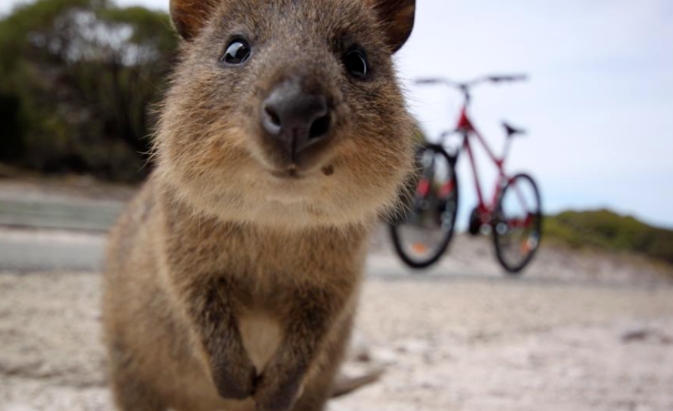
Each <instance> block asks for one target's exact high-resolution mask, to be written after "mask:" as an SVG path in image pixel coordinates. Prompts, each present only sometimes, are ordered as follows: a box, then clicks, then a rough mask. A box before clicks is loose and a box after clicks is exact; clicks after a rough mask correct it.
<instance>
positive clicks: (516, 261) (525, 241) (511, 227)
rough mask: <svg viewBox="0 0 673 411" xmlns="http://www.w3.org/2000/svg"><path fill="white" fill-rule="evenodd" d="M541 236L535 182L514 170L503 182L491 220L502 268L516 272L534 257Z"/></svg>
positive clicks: (537, 192)
mask: <svg viewBox="0 0 673 411" xmlns="http://www.w3.org/2000/svg"><path fill="white" fill-rule="evenodd" d="M541 236H542V206H541V202H540V192H539V190H538V188H537V184H535V181H534V180H533V178H532V177H531V176H529V175H528V174H517V175H515V176H514V177H512V178H511V179H510V180H509V182H508V183H507V184H506V185H505V187H504V188H503V190H502V193H501V194H500V199H499V200H498V207H497V209H496V213H495V219H494V222H493V240H494V244H495V253H496V256H497V257H498V261H499V262H500V264H501V265H502V266H503V268H504V269H505V270H506V271H507V272H508V273H510V274H517V273H519V272H521V270H523V268H524V267H525V266H526V265H527V264H528V263H529V262H530V261H531V260H532V259H533V256H534V255H535V252H536V251H537V249H538V247H539V246H540V239H541Z"/></svg>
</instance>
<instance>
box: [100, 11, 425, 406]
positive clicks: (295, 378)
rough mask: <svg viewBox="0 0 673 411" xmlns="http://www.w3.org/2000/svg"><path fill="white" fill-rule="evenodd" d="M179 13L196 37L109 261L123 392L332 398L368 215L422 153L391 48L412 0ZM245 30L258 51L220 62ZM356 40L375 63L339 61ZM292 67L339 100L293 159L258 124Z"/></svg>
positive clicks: (254, 401)
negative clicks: (360, 72) (361, 71)
mask: <svg viewBox="0 0 673 411" xmlns="http://www.w3.org/2000/svg"><path fill="white" fill-rule="evenodd" d="M171 16H172V18H173V21H174V23H175V26H176V28H177V30H178V32H179V33H180V34H181V35H182V37H183V38H184V42H183V45H182V49H181V60H180V62H179V64H178V66H177V69H176V70H175V74H174V76H173V81H172V87H171V89H170V91H169V92H168V95H167V97H166V100H165V103H164V106H163V107H162V112H161V120H160V124H159V129H158V133H157V136H156V144H155V146H156V161H157V165H156V169H155V171H154V172H153V175H152V176H151V178H150V179H149V181H148V182H147V183H146V184H145V186H144V187H143V189H142V190H141V192H140V193H139V194H138V196H137V197H136V198H135V199H134V200H133V202H132V203H131V205H130V207H129V208H128V210H127V211H126V213H125V214H124V215H123V216H122V217H121V219H120V221H119V222H118V223H117V225H116V226H115V228H114V229H113V231H112V234H111V237H110V244H109V248H108V255H107V262H106V270H105V281H104V285H105V291H104V298H103V315H104V331H105V342H106V344H107V348H108V352H109V367H110V375H111V383H112V389H113V394H114V399H115V402H116V405H117V407H118V409H120V410H122V411H132V410H133V411H154V410H157V411H158V410H164V409H167V408H172V409H176V410H190V411H198V410H226V411H232V410H255V409H256V410H260V411H286V410H296V411H317V410H321V409H323V407H324V404H325V402H326V400H327V398H328V397H329V394H330V389H331V384H332V381H333V378H334V375H335V372H336V371H337V369H338V366H339V364H340V362H341V359H342V356H343V352H344V347H345V345H346V344H347V341H348V337H349V334H350V330H351V324H352V320H353V315H354V312H355V308H356V305H357V299H358V289H359V286H360V283H361V276H362V269H363V262H364V258H365V252H366V247H367V235H368V232H369V229H370V228H371V226H372V225H373V224H374V222H375V220H376V217H377V216H378V215H380V214H381V212H383V211H384V210H386V208H387V207H389V206H391V204H392V203H393V202H394V201H395V199H396V197H397V196H396V192H397V189H398V187H399V186H400V184H401V182H402V181H403V179H404V177H405V176H406V175H407V174H408V173H409V171H410V169H411V164H412V152H413V148H412V132H411V122H410V120H409V116H408V114H407V113H406V111H405V106H404V102H403V98H402V95H401V92H400V89H399V87H398V85H397V81H396V78H395V74H394V70H393V66H392V62H391V54H392V53H393V52H394V51H396V50H397V49H398V48H399V47H401V46H402V44H403V43H404V42H405V41H406V39H407V38H408V36H409V34H410V32H411V29H412V26H413V16H414V0H248V1H244V0H172V3H171ZM235 38H244V39H246V41H247V42H249V44H250V47H251V54H250V57H249V58H248V60H246V61H245V63H243V64H240V65H235V66H233V65H227V64H224V63H222V61H221V56H222V54H223V52H224V50H225V48H226V47H227V45H228V44H230V43H231V41H232V39H235ZM353 47H358V49H359V50H362V51H363V53H364V55H365V56H366V59H367V61H368V67H367V76H366V77H365V78H354V77H352V76H351V75H350V74H349V72H348V70H347V69H346V67H345V66H344V55H345V54H346V53H347V52H348V50H350V49H352V48H353ZM287 82H294V83H292V84H297V85H298V86H297V87H299V88H300V89H301V90H302V92H305V93H312V94H319V95H323V96H325V98H326V101H327V104H328V107H329V131H328V134H327V135H326V137H324V138H322V139H321V141H320V142H319V143H318V144H316V145H314V146H311V147H310V149H307V150H306V151H305V152H303V153H301V155H297V156H296V157H291V158H289V159H288V157H287V155H286V154H287V153H285V154H283V153H282V150H281V149H280V148H279V146H277V145H276V144H275V143H274V140H273V139H272V138H271V139H270V138H269V136H268V135H266V134H265V132H264V129H263V128H262V127H261V126H260V115H262V114H260V112H261V107H262V104H263V102H264V101H265V98H267V96H268V95H269V93H270V92H271V91H272V90H274V89H275V88H277V87H278V85H279V84H285V83H287ZM293 141H294V140H293ZM293 147H294V146H293ZM293 150H294V148H293Z"/></svg>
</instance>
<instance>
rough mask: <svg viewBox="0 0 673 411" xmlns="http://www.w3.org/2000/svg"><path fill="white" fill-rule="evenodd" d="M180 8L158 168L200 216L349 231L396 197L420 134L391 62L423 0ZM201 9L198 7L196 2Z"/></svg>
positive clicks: (232, 1)
mask: <svg viewBox="0 0 673 411" xmlns="http://www.w3.org/2000/svg"><path fill="white" fill-rule="evenodd" d="M194 3H195V2H193V1H191V0H173V3H172V4H171V14H172V16H173V20H174V22H175V25H176V27H177V28H178V31H179V32H180V33H181V35H182V36H183V37H184V38H185V40H186V41H185V43H184V46H183V54H182V57H183V59H182V61H181V63H180V64H179V67H178V68H177V70H176V74H175V76H174V83H173V87H172V89H171V91H170V92H169V94H168V97H167V100H166V104H165V107H164V111H163V113H162V122H161V128H160V133H159V137H158V142H157V144H158V151H159V158H160V164H161V165H160V170H161V172H162V173H163V175H164V176H165V177H166V179H167V181H169V182H172V183H173V184H174V186H176V188H177V189H178V191H180V192H181V193H183V194H185V198H188V199H190V200H191V201H192V202H193V203H194V205H196V206H197V207H198V208H201V209H204V210H205V211H208V212H210V213H215V214H218V215H221V216H222V217H224V218H234V219H238V220H245V221H256V222H262V223H270V224H281V225H288V226H304V225H312V224H321V223H326V224H343V223H348V222H355V221H359V220H362V219H364V218H367V217H369V216H371V215H372V214H374V213H377V212H379V211H381V209H382V208H383V207H384V206H385V205H387V204H389V203H390V202H391V201H392V200H393V199H394V198H395V192H396V189H397V187H398V185H399V184H400V182H401V180H402V179H403V178H404V176H405V175H406V174H407V173H408V171H409V169H410V167H411V162H412V160H411V159H412V155H411V153H412V147H411V146H412V132H411V130H410V122H409V118H408V115H407V113H406V111H405V107H404V102H403V98H402V95H401V92H400V90H399V88H398V85H397V81H396V78H395V74H394V71H393V67H392V62H391V54H392V52H394V51H395V50H397V49H398V48H399V47H401V46H402V44H403V43H404V41H406V39H407V37H408V36H409V34H410V31H411V27H412V26H413V6H414V2H413V0H264V1H262V0H257V1H240V0H205V1H203V2H202V3H199V5H198V6H195V5H194ZM197 3H198V2H197Z"/></svg>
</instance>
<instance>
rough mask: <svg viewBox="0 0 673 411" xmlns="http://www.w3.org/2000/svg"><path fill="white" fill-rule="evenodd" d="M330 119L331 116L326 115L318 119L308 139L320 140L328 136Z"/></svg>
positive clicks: (312, 126) (312, 125)
mask: <svg viewBox="0 0 673 411" xmlns="http://www.w3.org/2000/svg"><path fill="white" fill-rule="evenodd" d="M329 125H330V117H329V114H326V115H324V116H322V117H320V118H318V119H316V120H315V121H314V122H313V124H311V130H310V131H309V134H308V138H309V139H314V138H319V137H322V136H324V135H325V134H327V131H329Z"/></svg>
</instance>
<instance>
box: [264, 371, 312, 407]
mask: <svg viewBox="0 0 673 411" xmlns="http://www.w3.org/2000/svg"><path fill="white" fill-rule="evenodd" d="M301 391H302V379H301V378H288V377H286V378H278V376H277V375H276V376H274V375H271V374H267V373H264V374H262V375H261V376H260V377H259V379H258V381H257V384H256V388H255V395H254V399H255V404H256V407H257V411H288V410H290V409H291V408H292V406H293V405H294V403H295V402H296V401H297V399H298V398H299V396H300V395H301Z"/></svg>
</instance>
